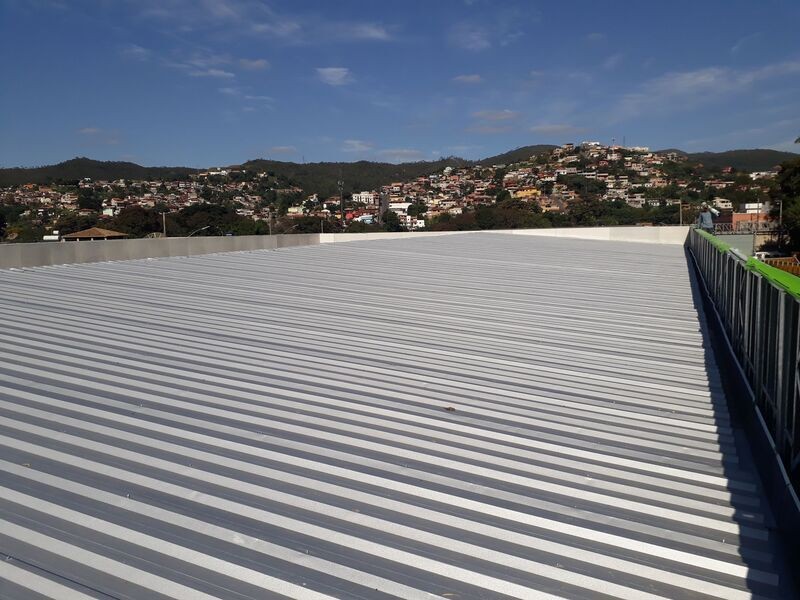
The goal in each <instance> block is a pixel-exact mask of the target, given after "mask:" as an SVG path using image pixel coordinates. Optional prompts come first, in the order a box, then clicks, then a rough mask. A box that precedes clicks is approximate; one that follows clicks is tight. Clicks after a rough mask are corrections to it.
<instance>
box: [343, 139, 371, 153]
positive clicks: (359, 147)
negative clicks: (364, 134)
mask: <svg viewBox="0 0 800 600" xmlns="http://www.w3.org/2000/svg"><path fill="white" fill-rule="evenodd" d="M372 148H373V145H372V144H371V143H370V142H365V141H363V140H345V141H344V142H342V152H368V151H370V150H372Z"/></svg>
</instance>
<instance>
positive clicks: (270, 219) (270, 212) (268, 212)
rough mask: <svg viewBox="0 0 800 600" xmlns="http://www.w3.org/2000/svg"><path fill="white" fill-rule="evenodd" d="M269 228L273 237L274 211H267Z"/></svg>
mask: <svg viewBox="0 0 800 600" xmlns="http://www.w3.org/2000/svg"><path fill="white" fill-rule="evenodd" d="M267 227H268V229H269V234H270V235H272V209H269V210H267Z"/></svg>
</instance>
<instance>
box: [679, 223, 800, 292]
mask: <svg viewBox="0 0 800 600" xmlns="http://www.w3.org/2000/svg"><path fill="white" fill-rule="evenodd" d="M694 232H695V233H696V234H697V235H700V236H701V237H703V238H705V239H706V240H708V242H709V243H710V244H711V245H712V246H714V247H715V248H716V249H717V250H719V251H720V252H729V251H730V250H731V246H730V245H728V244H726V243H725V242H723V241H722V240H720V239H719V238H718V237H716V236H715V235H712V234H710V233H708V232H707V231H703V230H702V229H695V230H694ZM744 267H745V268H746V269H748V270H750V271H756V272H758V273H760V274H761V275H762V276H763V277H764V278H765V279H767V280H769V281H770V282H771V283H773V284H774V285H777V286H778V287H780V288H782V289H783V290H785V291H787V292H789V293H790V294H791V295H792V296H794V297H795V298H800V277H797V276H795V275H792V274H791V273H787V272H786V271H782V270H781V269H778V268H777V267H773V266H771V265H768V264H766V263H763V262H761V261H760V260H758V259H757V258H755V257H751V258H748V259H747V261H746V262H745V263H744Z"/></svg>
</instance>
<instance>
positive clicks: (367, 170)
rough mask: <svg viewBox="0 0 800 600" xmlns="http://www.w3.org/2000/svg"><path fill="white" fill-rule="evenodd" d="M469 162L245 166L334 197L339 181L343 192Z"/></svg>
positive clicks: (268, 162)
mask: <svg viewBox="0 0 800 600" xmlns="http://www.w3.org/2000/svg"><path fill="white" fill-rule="evenodd" d="M465 164H469V163H468V161H466V160H463V159H461V158H454V157H451V158H445V159H441V160H437V161H431V162H427V161H422V162H411V163H401V164H392V163H380V162H369V161H365V160H362V161H359V162H320V163H305V164H301V163H293V162H282V161H276V160H265V159H257V160H251V161H248V162H246V163H244V164H242V165H236V166H238V167H242V168H245V169H248V170H255V171H266V172H268V173H274V174H275V175H276V176H283V177H286V178H287V179H289V180H290V181H292V182H293V183H294V184H296V185H299V186H300V187H302V188H303V190H305V191H306V192H308V193H318V194H321V195H323V196H331V195H334V194H337V193H338V189H337V185H336V182H337V181H339V180H340V179H341V180H342V181H344V191H345V193H348V192H355V191H360V190H374V189H376V188H378V187H380V186H382V185H387V184H389V183H392V182H394V181H407V180H409V179H414V178H415V177H422V176H425V175H431V174H432V173H438V172H440V171H441V170H442V169H444V168H445V167H447V166H452V167H457V166H463V165H465Z"/></svg>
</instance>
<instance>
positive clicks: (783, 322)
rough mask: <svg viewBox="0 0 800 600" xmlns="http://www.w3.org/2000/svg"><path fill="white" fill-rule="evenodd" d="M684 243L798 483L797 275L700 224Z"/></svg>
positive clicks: (799, 348) (799, 287)
mask: <svg viewBox="0 0 800 600" xmlns="http://www.w3.org/2000/svg"><path fill="white" fill-rule="evenodd" d="M687 246H688V248H689V250H690V251H691V253H692V256H693V257H694V260H695V264H696V265H697V269H698V271H699V272H700V275H701V276H702V279H703V281H704V283H705V286H706V289H707V290H708V295H709V297H710V299H711V301H712V302H713V305H714V308H715V309H716V312H717V314H718V315H719V318H720V321H721V323H722V326H723V328H724V330H725V334H726V336H727V338H728V342H729V344H730V349H731V351H732V352H733V354H734V355H735V357H736V360H737V361H738V363H739V366H740V367H741V369H742V372H743V374H744V377H745V379H746V382H747V384H749V387H750V390H751V391H752V401H753V402H754V404H755V406H756V408H757V411H758V413H759V414H760V417H761V419H762V420H763V422H764V424H765V426H766V429H767V431H768V433H769V435H770V436H771V438H772V443H773V444H774V449H775V452H776V453H777V454H778V456H779V457H780V458H781V462H782V463H783V465H784V467H785V469H786V471H787V472H788V474H789V477H790V479H791V480H792V481H793V482H794V484H795V486H796V488H797V487H800V364H799V363H798V361H800V278H798V277H795V276H794V275H791V274H789V273H786V272H784V271H781V270H780V269H777V268H775V267H771V266H769V265H766V264H764V263H762V262H761V261H759V260H756V259H755V258H745V257H744V256H742V255H741V254H740V253H738V252H737V251H735V249H733V248H731V247H730V246H728V245H727V244H725V243H724V242H722V241H721V240H719V239H718V238H716V237H715V236H713V235H711V234H710V233H707V232H705V231H702V230H699V229H694V230H692V231H690V232H689V237H688V240H687Z"/></svg>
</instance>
